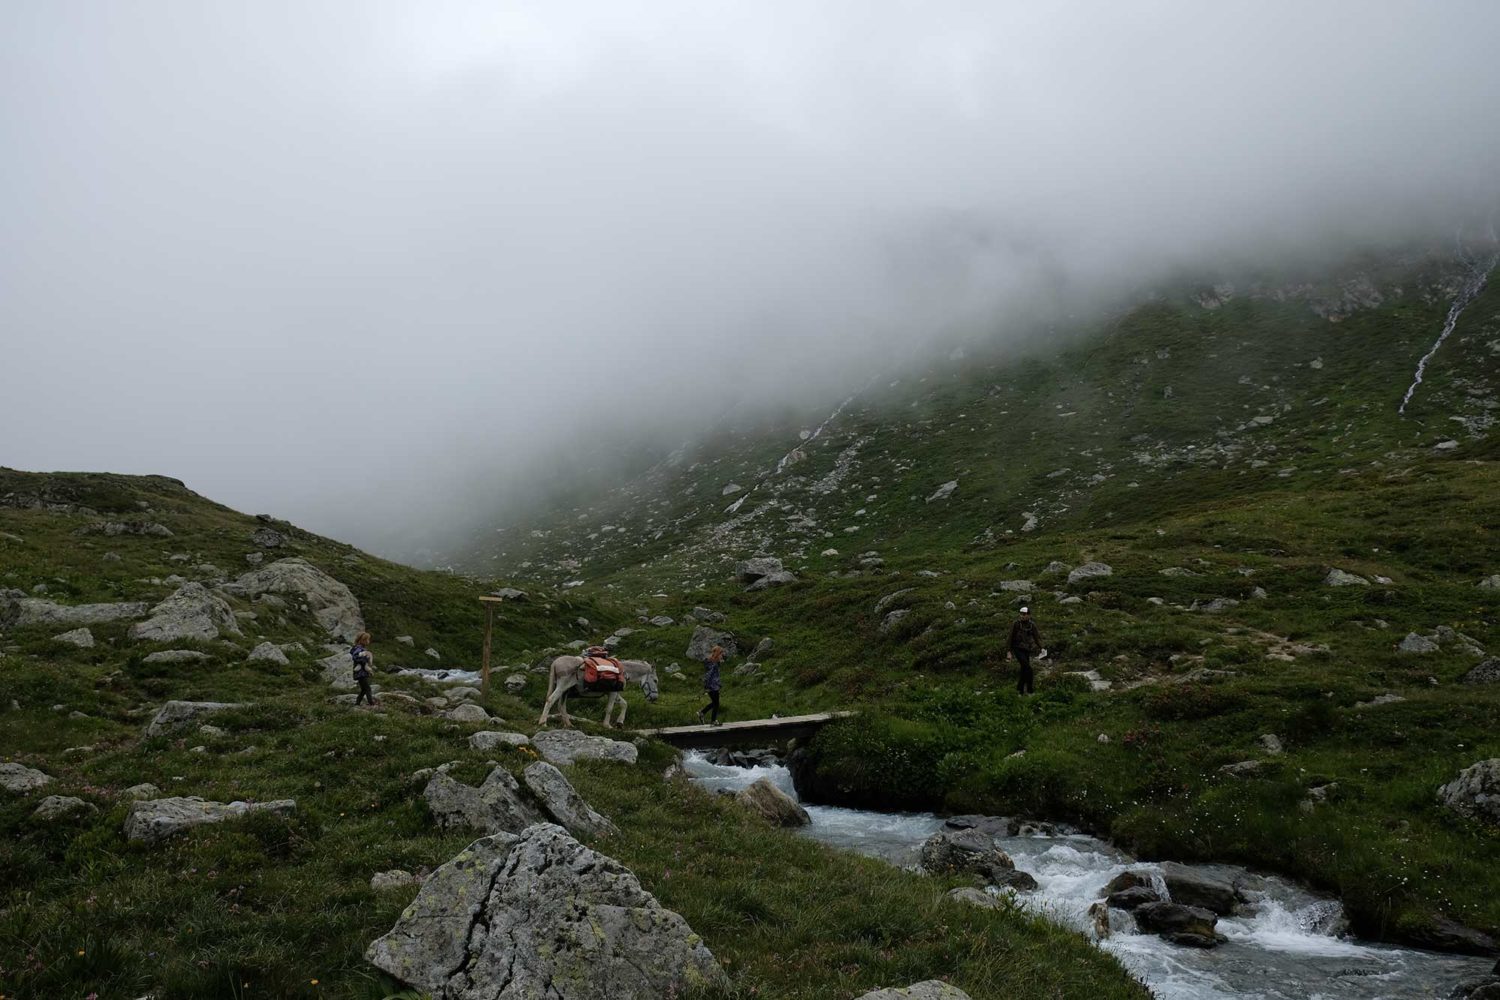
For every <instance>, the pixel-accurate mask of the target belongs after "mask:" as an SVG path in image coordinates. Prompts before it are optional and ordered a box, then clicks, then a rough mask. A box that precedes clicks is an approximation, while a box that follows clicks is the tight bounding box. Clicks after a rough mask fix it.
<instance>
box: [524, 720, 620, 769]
mask: <svg viewBox="0 0 1500 1000" xmlns="http://www.w3.org/2000/svg"><path fill="white" fill-rule="evenodd" d="M531 745H532V746H534V747H536V749H537V752H538V753H540V754H541V755H542V756H543V757H544V758H546V759H547V760H549V761H551V762H552V763H554V764H556V765H557V766H558V767H566V766H567V765H569V764H572V763H574V762H575V761H580V760H615V761H620V762H621V763H625V764H634V763H635V761H636V758H637V757H638V756H639V752H638V751H637V750H636V748H635V745H634V744H632V743H625V742H622V741H620V740H611V739H608V738H606V737H603V736H590V735H588V734H587V733H581V732H579V731H578V730H576V729H544V730H542V731H541V732H539V733H537V734H536V735H535V736H533V737H532V738H531Z"/></svg>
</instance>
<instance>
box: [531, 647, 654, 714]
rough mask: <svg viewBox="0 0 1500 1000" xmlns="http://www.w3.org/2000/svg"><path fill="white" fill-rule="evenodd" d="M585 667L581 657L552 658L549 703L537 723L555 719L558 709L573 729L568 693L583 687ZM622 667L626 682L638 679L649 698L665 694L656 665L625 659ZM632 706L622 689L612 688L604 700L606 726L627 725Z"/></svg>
mask: <svg viewBox="0 0 1500 1000" xmlns="http://www.w3.org/2000/svg"><path fill="white" fill-rule="evenodd" d="M582 666H583V657H581V656H559V657H558V658H557V659H555V660H553V661H552V669H551V670H549V671H548V672H547V703H546V704H545V705H543V706H542V717H541V718H540V719H538V720H537V725H539V726H545V725H546V724H547V722H548V720H550V719H551V718H552V708H553V706H554V705H555V706H557V708H558V709H559V710H560V711H561V713H562V723H563V725H564V726H565V727H567V728H569V729H571V728H573V720H572V718H571V717H570V716H569V715H568V692H569V691H572V690H574V689H577V690H579V691H582V690H583V679H582V677H581V676H580V669H579V668H580V667H582ZM620 668H621V669H622V670H623V671H624V672H625V683H627V684H629V683H630V682H631V681H635V682H636V683H638V684H640V686H641V690H642V691H644V692H646V700H647V701H653V702H654V701H655V700H656V699H657V696H658V695H659V694H660V693H661V690H660V688H659V687H658V686H657V682H656V668H655V667H653V666H652V665H651V664H649V663H647V662H646V661H645V660H621V661H620ZM616 706H618V707H619V709H620V718H619V721H618V722H611V721H610V716H611V715H613V714H614V710H615V708H616ZM629 707H630V706H629V705H628V704H627V703H626V701H625V694H624V692H622V691H611V692H610V693H609V698H608V700H606V701H605V703H604V725H605V727H606V728H610V729H613V728H616V727H618V726H623V725H624V724H625V711H626V709H627V708H629Z"/></svg>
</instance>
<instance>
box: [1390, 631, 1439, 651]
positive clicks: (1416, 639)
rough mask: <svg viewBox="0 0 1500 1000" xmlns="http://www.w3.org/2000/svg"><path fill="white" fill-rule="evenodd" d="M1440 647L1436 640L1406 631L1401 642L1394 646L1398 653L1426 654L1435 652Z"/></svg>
mask: <svg viewBox="0 0 1500 1000" xmlns="http://www.w3.org/2000/svg"><path fill="white" fill-rule="evenodd" d="M1441 648H1442V647H1440V646H1439V645H1438V644H1437V643H1436V642H1434V641H1433V640H1432V639H1430V638H1428V637H1427V636H1425V635H1418V634H1417V633H1415V632H1408V633H1406V638H1404V639H1402V640H1401V644H1400V645H1398V646H1397V647H1396V651H1397V652H1398V653H1415V654H1426V653H1436V652H1438V651H1439V650H1440V649H1441Z"/></svg>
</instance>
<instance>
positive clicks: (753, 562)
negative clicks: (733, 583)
mask: <svg viewBox="0 0 1500 1000" xmlns="http://www.w3.org/2000/svg"><path fill="white" fill-rule="evenodd" d="M782 572H785V570H784V569H783V568H782V565H781V560H780V559H772V558H771V557H770V556H756V557H755V558H754V559H747V560H745V561H744V562H741V563H735V566H734V578H735V579H736V580H738V581H739V582H740V583H754V582H755V581H757V580H759V579H761V578H762V577H767V576H772V575H774V574H776V573H782Z"/></svg>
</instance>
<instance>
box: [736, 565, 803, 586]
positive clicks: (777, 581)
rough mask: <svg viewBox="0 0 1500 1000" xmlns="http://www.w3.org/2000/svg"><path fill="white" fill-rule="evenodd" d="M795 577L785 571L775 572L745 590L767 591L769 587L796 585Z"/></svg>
mask: <svg viewBox="0 0 1500 1000" xmlns="http://www.w3.org/2000/svg"><path fill="white" fill-rule="evenodd" d="M796 582H797V575H796V574H795V573H792V572H789V571H787V570H784V569H782V570H777V571H776V572H775V573H770V574H767V575H766V576H763V577H761V578H760V579H759V580H756V581H755V582H754V583H752V584H751V585H750V586H748V587H746V588H745V589H746V590H768V589H770V588H771V587H780V586H783V585H784V584H788V583H796Z"/></svg>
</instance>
